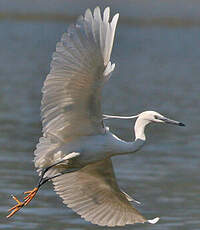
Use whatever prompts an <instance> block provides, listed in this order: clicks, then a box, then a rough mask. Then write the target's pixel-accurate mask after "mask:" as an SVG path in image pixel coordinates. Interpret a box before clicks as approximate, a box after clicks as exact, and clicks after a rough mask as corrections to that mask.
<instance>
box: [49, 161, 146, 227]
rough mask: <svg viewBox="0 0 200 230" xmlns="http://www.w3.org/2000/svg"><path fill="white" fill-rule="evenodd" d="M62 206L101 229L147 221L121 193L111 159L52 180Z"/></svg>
mask: <svg viewBox="0 0 200 230" xmlns="http://www.w3.org/2000/svg"><path fill="white" fill-rule="evenodd" d="M53 184H54V188H55V190H56V192H57V194H59V195H60V197H61V198H62V199H63V202H64V203H65V204H66V205H67V206H68V207H69V208H72V209H73V210H74V211H75V212H77V213H78V214H79V215H81V217H83V218H84V219H85V220H87V221H90V222H92V223H93V224H98V225H101V226H123V225H126V224H134V223H144V222H146V221H148V220H147V219H145V217H143V216H142V215H141V214H140V213H139V212H138V211H137V210H136V209H135V208H134V207H133V206H132V205H131V203H130V202H129V201H128V199H127V195H125V194H124V193H123V192H121V191H120V189H119V187H118V185H117V183H116V179H115V175H114V172H113V167H112V161H111V160H110V159H108V160H103V161H100V162H97V163H93V164H89V165H87V166H85V167H84V168H82V169H81V170H79V171H77V172H73V173H68V174H64V175H62V176H59V177H57V178H55V179H53Z"/></svg>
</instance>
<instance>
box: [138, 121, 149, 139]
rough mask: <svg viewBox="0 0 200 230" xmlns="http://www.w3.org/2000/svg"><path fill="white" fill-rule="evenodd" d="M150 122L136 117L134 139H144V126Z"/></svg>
mask: <svg viewBox="0 0 200 230" xmlns="http://www.w3.org/2000/svg"><path fill="white" fill-rule="evenodd" d="M149 123H150V121H148V120H146V119H142V118H140V117H139V118H138V119H137V120H136V122H135V127H134V130H135V141H136V140H137V139H140V140H142V141H146V136H145V132H144V131H145V127H146V126H147V125H148V124H149Z"/></svg>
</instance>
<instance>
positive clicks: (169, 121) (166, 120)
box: [159, 117, 185, 126]
mask: <svg viewBox="0 0 200 230" xmlns="http://www.w3.org/2000/svg"><path fill="white" fill-rule="evenodd" d="M159 119H160V120H161V121H164V122H165V123H167V124H171V125H178V126H185V124H183V123H182V122H179V121H175V120H171V119H169V118H166V117H163V118H159Z"/></svg>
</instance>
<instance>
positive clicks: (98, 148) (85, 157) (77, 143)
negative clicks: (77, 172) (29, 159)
mask: <svg viewBox="0 0 200 230" xmlns="http://www.w3.org/2000/svg"><path fill="white" fill-rule="evenodd" d="M43 141H44V137H43V138H42V139H41V142H42V143H43ZM143 144H144V140H141V139H137V140H136V141H134V142H126V141H123V140H121V139H120V138H118V137H117V136H116V135H114V134H113V133H111V132H110V131H109V130H108V129H105V133H104V134H99V135H95V136H83V137H79V138H78V139H76V140H70V141H68V142H67V143H62V142H58V143H57V144H56V145H54V151H52V149H51V150H49V151H48V152H47V154H46V156H45V158H46V160H45V161H40V159H38V161H36V167H38V168H45V167H48V166H49V165H51V164H53V163H54V162H55V161H61V160H62V159H63V158H64V157H66V156H67V155H68V154H70V153H72V152H77V153H80V155H79V156H78V159H76V158H75V159H73V158H72V159H71V160H69V161H70V167H77V166H78V165H80V166H81V167H82V166H86V165H87V164H89V163H94V162H97V161H100V160H104V159H107V158H110V157H112V156H115V155H121V154H128V153H133V152H135V151H137V150H139V148H140V147H142V145H143ZM39 148H40V146H39ZM39 148H38V149H39ZM36 154H37V150H36ZM42 159H43V158H42ZM38 162H39V163H38ZM40 162H41V163H40ZM73 162H74V163H73ZM76 164H78V165H76ZM58 167H59V166H58ZM66 167H68V165H66Z"/></svg>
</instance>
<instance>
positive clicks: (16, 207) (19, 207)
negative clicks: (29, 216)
mask: <svg viewBox="0 0 200 230" xmlns="http://www.w3.org/2000/svg"><path fill="white" fill-rule="evenodd" d="M12 198H13V199H14V200H15V201H17V205H15V206H14V207H12V208H11V209H9V210H8V212H11V213H10V214H9V215H7V218H10V217H11V216H13V215H14V214H15V213H16V212H17V211H19V210H20V209H21V208H22V207H23V206H24V203H25V202H21V201H19V200H18V199H17V197H15V196H12Z"/></svg>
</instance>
